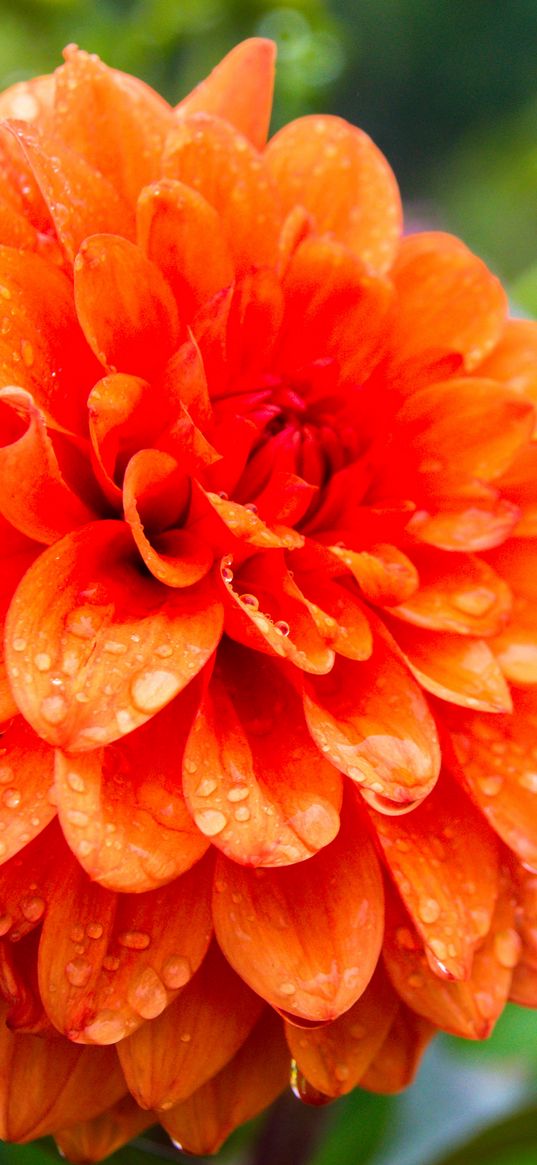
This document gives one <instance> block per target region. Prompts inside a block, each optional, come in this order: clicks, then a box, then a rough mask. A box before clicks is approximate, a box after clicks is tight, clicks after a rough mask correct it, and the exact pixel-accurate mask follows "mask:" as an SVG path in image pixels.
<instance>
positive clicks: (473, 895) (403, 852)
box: [370, 773, 499, 979]
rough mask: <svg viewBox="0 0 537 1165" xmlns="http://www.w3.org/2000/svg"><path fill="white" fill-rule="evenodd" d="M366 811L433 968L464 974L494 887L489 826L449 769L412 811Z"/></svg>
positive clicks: (485, 923)
mask: <svg viewBox="0 0 537 1165" xmlns="http://www.w3.org/2000/svg"><path fill="white" fill-rule="evenodd" d="M370 814H371V819H372V821H373V825H374V827H375V829H376V832H377V836H378V839H379V842H380V844H381V846H382V850H383V853H384V858H385V860H386V863H387V865H388V868H389V870H390V873H391V875H392V877H393V878H394V881H395V883H396V885H397V887H398V889H399V892H400V894H401V897H402V898H403V900H404V902H405V904H406V907H407V909H408V911H409V913H410V914H411V916H412V919H413V921H414V925H415V926H416V928H417V930H418V932H419V934H420V936H421V939H422V941H423V943H424V944H425V947H426V954H427V958H428V959H429V962H430V965H431V967H432V970H433V971H434V972H435V974H441V975H444V976H446V977H447V978H455V979H464V978H466V977H467V976H468V974H469V973H470V970H471V966H472V958H473V954H474V950H475V949H476V946H477V945H478V944H479V943H480V942H481V941H482V939H483V938H484V937H485V935H486V934H487V932H488V930H489V929H490V925H491V921H492V915H493V911H494V907H495V903H496V898H497V894H498V875H499V871H498V845H497V841H496V838H495V837H494V834H493V832H492V830H491V829H489V828H488V827H487V824H486V822H484V821H483V819H482V817H481V815H480V814H479V813H478V812H477V811H476V810H475V809H474V807H473V806H472V804H471V803H470V801H469V800H468V798H467V797H466V796H465V795H464V794H463V792H462V790H460V789H458V788H457V785H456V782H455V781H453V779H451V778H450V777H449V776H448V774H447V773H442V776H441V777H440V780H439V781H438V782H437V784H436V786H435V788H434V789H433V791H432V793H430V794H429V796H428V797H426V798H425V800H424V801H423V802H422V804H421V805H418V807H417V808H416V809H415V810H414V812H413V813H407V814H406V816H405V817H388V816H387V815H386V814H381V813H376V812H375V811H374V810H370Z"/></svg>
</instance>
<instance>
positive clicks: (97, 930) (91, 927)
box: [86, 922, 104, 939]
mask: <svg viewBox="0 0 537 1165" xmlns="http://www.w3.org/2000/svg"><path fill="white" fill-rule="evenodd" d="M103 931H104V927H103V926H102V924H101V923H100V922H90V923H88V925H87V927H86V934H87V936H88V938H93V939H98V938H102V936H103Z"/></svg>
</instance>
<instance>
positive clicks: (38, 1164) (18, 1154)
mask: <svg viewBox="0 0 537 1165" xmlns="http://www.w3.org/2000/svg"><path fill="white" fill-rule="evenodd" d="M0 1161H2V1162H4V1161H5V1162H6V1165H44V1163H45V1162H48V1161H61V1157H60V1156H59V1154H58V1152H57V1150H56V1146H55V1145H54V1142H53V1141H52V1140H49V1139H48V1138H47V1140H46V1141H44V1140H43V1141H36V1142H35V1143H34V1144H33V1145H7V1144H0Z"/></svg>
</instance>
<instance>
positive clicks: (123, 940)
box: [117, 930, 151, 951]
mask: <svg viewBox="0 0 537 1165" xmlns="http://www.w3.org/2000/svg"><path fill="white" fill-rule="evenodd" d="M117 941H118V943H119V945H120V946H121V947H127V949H128V950H130V951H145V950H146V949H147V947H148V946H149V944H150V942H151V939H150V938H149V935H148V934H145V933H144V931H142V930H124V931H123V933H122V934H120V935H118V940H117Z"/></svg>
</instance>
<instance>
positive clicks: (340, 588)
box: [295, 571, 373, 660]
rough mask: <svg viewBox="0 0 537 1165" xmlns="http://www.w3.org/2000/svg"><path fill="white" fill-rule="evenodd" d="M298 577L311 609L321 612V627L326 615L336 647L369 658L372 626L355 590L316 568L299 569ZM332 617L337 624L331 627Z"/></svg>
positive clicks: (348, 654) (351, 655)
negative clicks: (301, 571)
mask: <svg viewBox="0 0 537 1165" xmlns="http://www.w3.org/2000/svg"><path fill="white" fill-rule="evenodd" d="M295 579H296V582H297V585H298V586H299V587H300V590H301V591H302V593H303V594H304V595H305V596H307V598H308V600H309V602H310V610H311V611H312V613H314V614H315V612H316V611H317V612H319V615H318V616H317V617H318V619H319V628H320V629H321V628H322V626H323V618H322V616H323V615H324V620H325V626H326V625H327V630H328V632H329V642H330V644H331V646H332V647H333V648H334V651H336V652H337V653H338V654H339V655H344V656H345V657H346V659H357V660H361V659H369V657H370V655H371V652H372V650H373V636H372V634H371V627H370V626H369V621H368V618H367V614H366V611H365V608H364V606H363V605H362V603H361V602H360V600H359V599H358V598H357V597H356V595H355V594H354V593H353V591H352V590H351V589H350V588H348V587H347V586H345V584H343V585H340V583H341V580H337V581H335V580H334V581H333V580H331V579H325V578H320V577H319V574H318V573H317V574H316V573H314V572H313V571H312V572H311V573H309V574H301V573H298V572H296V573H295ZM313 604H315V605H313ZM319 616H320V618H319ZM327 617H328V618H327ZM330 620H332V621H333V622H334V623H335V624H336V626H335V628H332V627H331V625H330Z"/></svg>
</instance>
